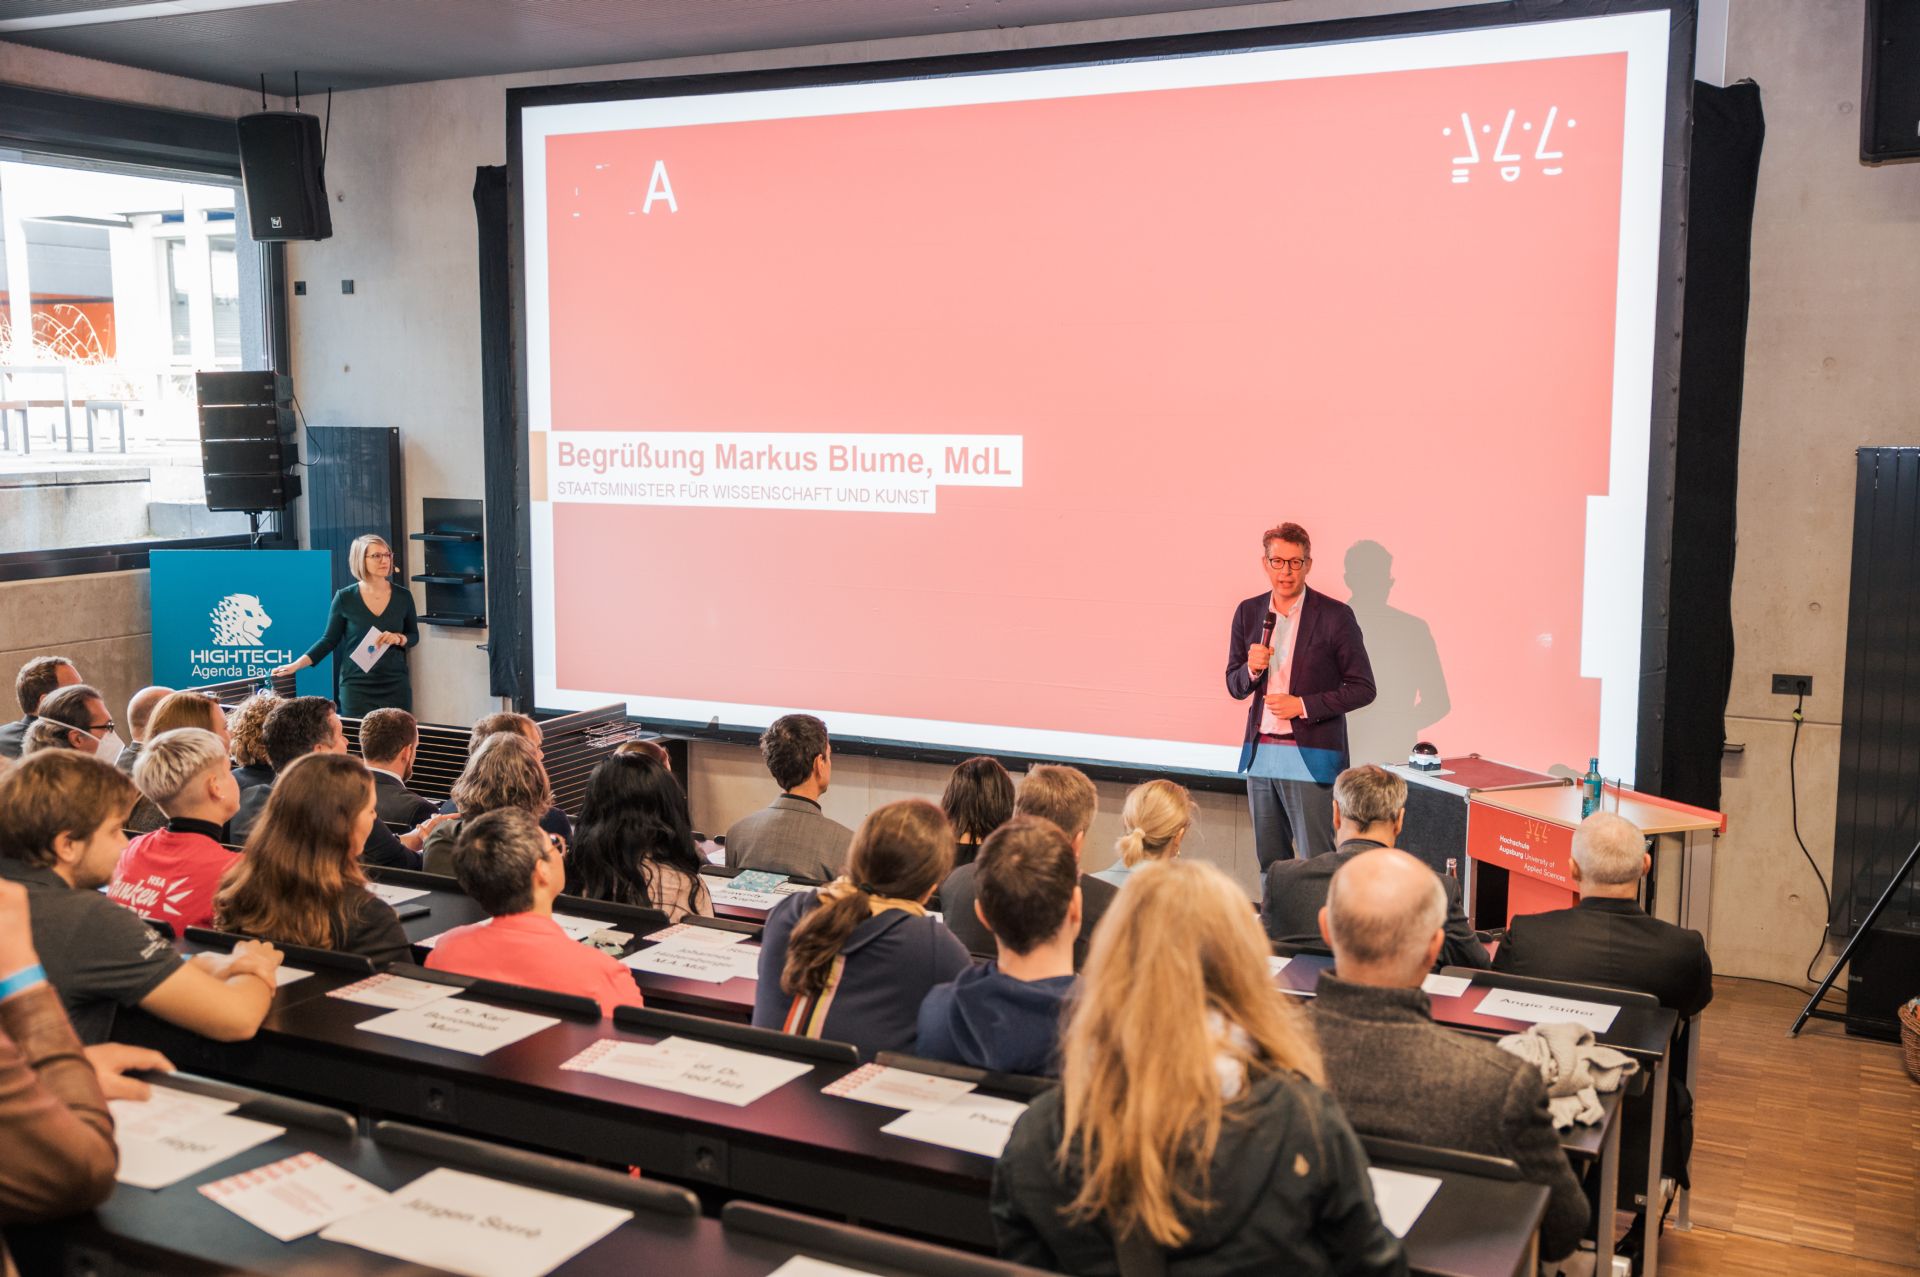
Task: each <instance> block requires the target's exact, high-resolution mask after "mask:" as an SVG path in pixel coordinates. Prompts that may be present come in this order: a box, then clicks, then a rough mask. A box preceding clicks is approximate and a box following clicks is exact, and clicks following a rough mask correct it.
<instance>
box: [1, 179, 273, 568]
mask: <svg viewBox="0 0 1920 1277" xmlns="http://www.w3.org/2000/svg"><path fill="white" fill-rule="evenodd" d="M264 274H265V272H264V270H263V269H262V263H261V249H260V246H259V245H258V244H256V243H255V242H254V241H253V239H252V237H251V236H250V235H249V234H248V233H247V227H246V208H245V201H244V198H243V196H242V194H241V192H240V190H239V189H238V185H237V183H228V182H223V181H218V180H209V181H189V180H183V179H181V178H179V177H175V176H172V175H170V174H161V173H159V172H154V173H152V174H148V173H144V172H137V171H132V170H126V169H119V170H113V171H105V170H101V169H97V168H87V167H68V166H65V165H62V164H59V163H57V162H52V161H46V160H39V159H34V158H11V157H8V158H0V553H18V552H21V551H32V550H45V549H65V548H70V547H80V546H90V545H112V544H120V543H126V542H138V541H145V540H160V539H165V540H179V539H187V538H193V537H203V536H226V535H231V534H233V533H236V532H245V531H246V527H247V524H246V517H245V516H244V515H235V514H219V515H215V514H211V513H209V512H208V510H207V508H206V491H205V483H204V480H203V478H202V475H201V470H200V432H199V420H198V411H197V405H196V401H195V395H194V374H195V373H197V372H202V371H212V370H215V369H239V368H247V367H253V368H260V367H265V366H266V358H265V350H266V344H267V343H266V336H265V330H266V316H267V306H266V296H265V291H264V287H263V278H264Z"/></svg>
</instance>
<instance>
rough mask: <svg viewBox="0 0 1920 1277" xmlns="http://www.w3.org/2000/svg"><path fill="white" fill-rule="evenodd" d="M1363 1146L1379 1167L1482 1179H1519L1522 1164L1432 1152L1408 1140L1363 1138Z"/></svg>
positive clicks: (1505, 1159) (1456, 1152) (1448, 1151)
mask: <svg viewBox="0 0 1920 1277" xmlns="http://www.w3.org/2000/svg"><path fill="white" fill-rule="evenodd" d="M1360 1143H1361V1145H1362V1147H1364V1148H1365V1149H1366V1150H1367V1160H1368V1161H1369V1162H1372V1163H1374V1164H1375V1165H1376V1166H1391V1167H1394V1168H1395V1169H1402V1168H1405V1169H1412V1170H1430V1171H1457V1172H1459V1173H1461V1174H1463V1175H1478V1176H1480V1177H1481V1178H1482V1179H1500V1180H1516V1179H1519V1178H1520V1164H1519V1163H1518V1162H1516V1161H1514V1160H1513V1159H1512V1158H1511V1157H1493V1156H1490V1155H1489V1154H1486V1153H1467V1152H1462V1151H1461V1150H1460V1149H1457V1148H1429V1147H1428V1146H1427V1145H1425V1144H1409V1143H1407V1142H1406V1141H1405V1140H1389V1139H1383V1138H1381V1137H1380V1136H1377V1135H1362V1136H1361V1137H1360Z"/></svg>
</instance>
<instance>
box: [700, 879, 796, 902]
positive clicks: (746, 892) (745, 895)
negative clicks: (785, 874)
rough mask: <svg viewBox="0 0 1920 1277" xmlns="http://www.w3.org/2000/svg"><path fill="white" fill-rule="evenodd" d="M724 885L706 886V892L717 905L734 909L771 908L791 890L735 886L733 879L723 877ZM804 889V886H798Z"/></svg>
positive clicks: (789, 893)
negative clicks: (763, 889)
mask: <svg viewBox="0 0 1920 1277" xmlns="http://www.w3.org/2000/svg"><path fill="white" fill-rule="evenodd" d="M723 881H725V882H726V884H727V885H726V886H724V887H711V886H710V887H708V888H707V894H708V895H709V896H711V897H712V898H713V903H715V904H717V905H731V906H733V907H734V908H735V909H771V908H773V907H774V906H775V905H777V904H779V903H780V902H781V901H782V900H784V899H786V898H787V897H788V896H789V895H791V894H793V893H792V892H787V891H779V890H776V889H768V890H766V891H755V890H753V889H752V888H750V887H736V886H735V885H734V880H733V879H725V880H723ZM799 890H804V888H799Z"/></svg>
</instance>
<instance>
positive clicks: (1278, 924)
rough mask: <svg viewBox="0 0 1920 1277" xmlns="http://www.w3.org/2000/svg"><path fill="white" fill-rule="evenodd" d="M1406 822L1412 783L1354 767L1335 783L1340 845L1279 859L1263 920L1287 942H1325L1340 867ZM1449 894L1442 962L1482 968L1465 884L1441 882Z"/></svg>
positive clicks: (1391, 840) (1394, 837) (1390, 841)
mask: <svg viewBox="0 0 1920 1277" xmlns="http://www.w3.org/2000/svg"><path fill="white" fill-rule="evenodd" d="M1406 819H1407V782H1406V781H1405V780H1404V779H1402V778H1401V777H1400V776H1397V775H1395V774H1394V773H1393V772H1390V771H1388V770H1387V769H1386V768H1384V767H1375V766H1372V765H1371V764H1369V765H1367V766H1365V767H1349V768H1347V770H1345V771H1343V772H1341V773H1340V775H1339V777H1338V778H1336V779H1335V780H1334V782H1333V822H1334V825H1335V827H1336V828H1337V829H1338V831H1339V834H1338V837H1339V840H1340V845H1339V848H1338V849H1337V850H1335V851H1332V852H1330V853H1328V854H1327V855H1324V856H1314V857H1311V858H1309V859H1306V860H1276V861H1275V862H1274V863H1273V864H1271V865H1269V866H1268V867H1267V881H1266V892H1265V894H1264V896H1263V897H1262V898H1261V904H1260V921H1261V923H1262V924H1263V925H1265V927H1266V929H1267V934H1268V935H1269V936H1271V937H1273V938H1274V939H1275V940H1278V941H1280V942H1281V943H1283V944H1310V945H1317V944H1319V943H1320V906H1322V905H1324V904H1326V903H1327V886H1328V884H1329V883H1331V882H1332V881H1333V875H1334V874H1335V873H1336V872H1338V871H1339V869H1340V866H1342V865H1344V864H1346V863H1347V862H1348V861H1349V860H1352V859H1353V858H1354V857H1355V856H1357V855H1359V854H1360V853H1361V852H1363V851H1371V850H1373V849H1374V848H1375V847H1391V846H1393V845H1394V844H1395V843H1396V842H1398V841H1399V838H1400V830H1401V828H1402V826H1404V825H1405V823H1406ZM1441 886H1442V887H1444V888H1445V889H1446V893H1447V922H1446V932H1447V939H1446V943H1445V944H1443V945H1442V946H1441V948H1440V961H1441V962H1442V963H1443V964H1445V965H1448V966H1455V967H1479V968H1480V969H1482V970H1485V969H1486V967H1487V965H1488V962H1489V959H1488V957H1487V950H1486V946H1485V945H1482V944H1481V943H1480V937H1479V936H1478V935H1477V934H1475V932H1474V930H1473V924H1472V923H1470V922H1468V921H1467V913H1466V910H1465V909H1464V908H1463V907H1462V906H1461V895H1460V880H1459V879H1458V878H1442V879H1441Z"/></svg>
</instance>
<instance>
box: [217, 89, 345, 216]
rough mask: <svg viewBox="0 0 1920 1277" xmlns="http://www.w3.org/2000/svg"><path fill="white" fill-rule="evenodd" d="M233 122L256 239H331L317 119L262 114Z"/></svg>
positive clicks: (280, 113)
mask: <svg viewBox="0 0 1920 1277" xmlns="http://www.w3.org/2000/svg"><path fill="white" fill-rule="evenodd" d="M235 123H236V124H237V125H238V126H239V130H240V181H241V183H242V184H243V185H244V186H245V187H246V189H247V216H248V220H249V222H250V223H251V224H252V226H253V237H254V239H256V240H259V241H260V242H262V243H266V242H268V241H271V240H287V239H326V238H327V237H328V236H330V235H332V234H333V213H332V211H331V210H330V209H328V207H327V174H326V153H325V148H324V145H323V143H322V142H321V139H320V117H319V116H317V115H305V114H302V113H301V112H298V111H262V112H260V113H259V114H258V115H243V116H241V117H240V118H239V119H238V120H237V121H235Z"/></svg>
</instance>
